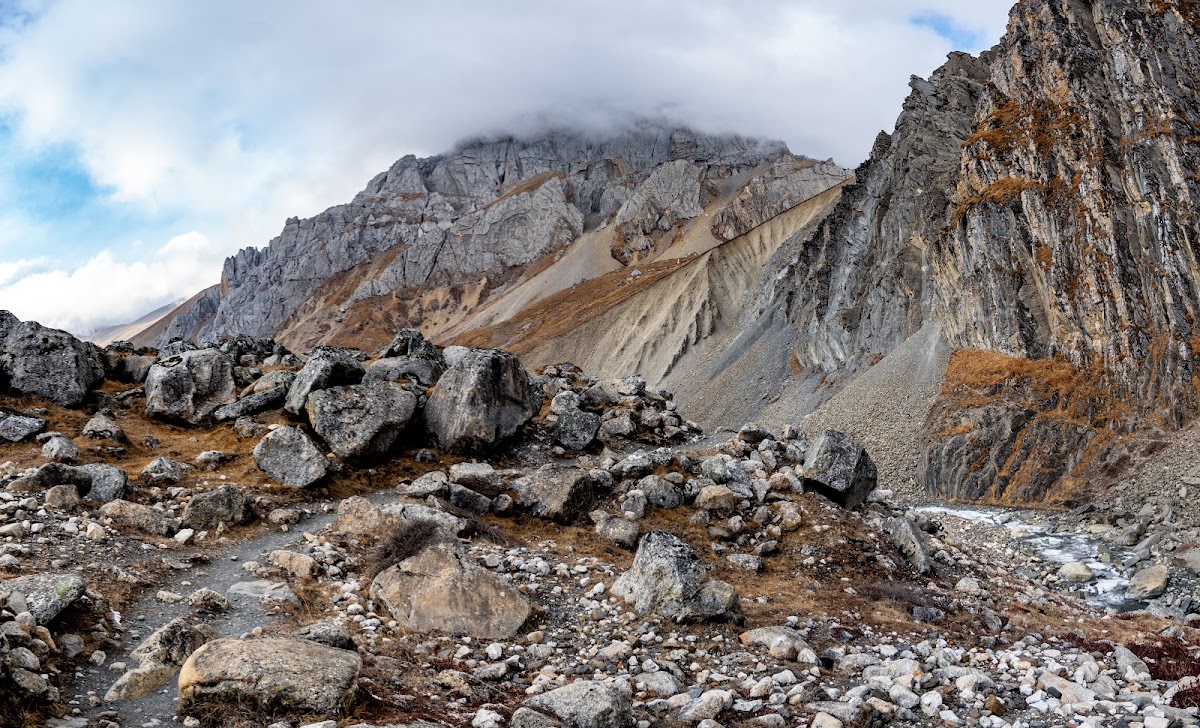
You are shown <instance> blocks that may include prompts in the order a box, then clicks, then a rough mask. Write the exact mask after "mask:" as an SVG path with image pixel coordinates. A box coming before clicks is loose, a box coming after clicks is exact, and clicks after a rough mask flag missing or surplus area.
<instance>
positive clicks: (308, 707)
mask: <svg viewBox="0 0 1200 728" xmlns="http://www.w3.org/2000/svg"><path fill="white" fill-rule="evenodd" d="M360 670H362V658H360V657H359V656H358V655H357V654H355V653H353V652H350V651H349V650H339V649H336V648H334V647H328V646H326V645H322V644H318V643H316V642H311V641H309V640H305V639H299V638H291V637H265V638H262V639H248V640H239V639H219V640H213V641H212V642H208V643H206V644H204V645H203V646H201V647H200V648H199V649H197V650H196V651H195V652H193V653H192V654H191V656H190V657H188V658H187V661H186V662H184V664H183V668H182V669H181V670H180V671H179V710H180V712H181V713H183V712H193V711H196V710H197V709H199V708H201V707H204V706H208V707H212V708H215V709H217V710H224V709H227V707H228V706H230V705H237V706H242V707H246V708H250V709H252V710H255V711H257V712H258V713H260V714H262V715H267V716H276V715H279V714H302V715H317V716H339V715H344V714H345V713H346V712H347V711H348V710H349V708H350V706H351V704H352V703H353V702H354V696H355V689H356V687H357V683H358V673H359V671H360ZM268 722H269V721H268ZM264 725H265V723H264Z"/></svg>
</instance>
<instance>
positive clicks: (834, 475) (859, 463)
mask: <svg viewBox="0 0 1200 728" xmlns="http://www.w3.org/2000/svg"><path fill="white" fill-rule="evenodd" d="M803 478H804V485H805V487H806V488H810V489H812V490H816V491H817V492H819V493H820V494H821V495H823V496H825V497H826V498H828V499H829V500H831V501H833V502H834V503H837V504H838V505H840V506H842V507H843V508H847V509H853V508H857V507H858V506H860V505H861V504H862V502H863V501H864V500H866V498H867V494H868V493H870V492H871V491H873V490H875V486H876V478H877V471H876V469H875V463H874V462H873V461H872V460H871V456H870V455H869V454H868V453H867V451H866V450H865V449H864V448H863V447H862V446H861V445H859V444H858V443H856V442H855V441H854V440H851V439H850V438H849V437H846V436H845V435H843V434H842V433H840V432H837V431H836V430H826V431H825V432H824V433H823V434H822V435H821V436H820V437H818V438H817V439H816V441H815V442H813V444H812V445H810V446H809V448H808V453H807V454H806V455H805V457H804V472H803Z"/></svg>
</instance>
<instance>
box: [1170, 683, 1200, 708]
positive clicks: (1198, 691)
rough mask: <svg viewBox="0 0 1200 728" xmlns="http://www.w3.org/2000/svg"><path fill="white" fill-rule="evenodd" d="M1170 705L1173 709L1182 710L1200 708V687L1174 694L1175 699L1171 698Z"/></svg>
mask: <svg viewBox="0 0 1200 728" xmlns="http://www.w3.org/2000/svg"><path fill="white" fill-rule="evenodd" d="M1171 705H1172V707H1175V708H1184V709H1187V708H1200V687H1194V688H1190V689H1188V690H1180V691H1179V692H1177V693H1175V697H1173V698H1171Z"/></svg>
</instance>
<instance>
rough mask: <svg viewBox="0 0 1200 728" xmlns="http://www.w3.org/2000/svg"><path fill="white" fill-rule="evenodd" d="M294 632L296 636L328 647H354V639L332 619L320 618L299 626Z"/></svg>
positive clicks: (341, 648) (344, 648)
mask: <svg viewBox="0 0 1200 728" xmlns="http://www.w3.org/2000/svg"><path fill="white" fill-rule="evenodd" d="M294 634H295V635H296V636H297V637H302V638H304V639H306V640H310V641H312V642H317V643H319V644H322V645H327V646H329V647H336V648H338V649H339V650H353V649H356V646H355V644H354V640H353V639H352V638H351V637H350V635H349V633H347V632H346V630H344V629H342V627H341V626H340V625H339V624H338V623H337V621H336V620H334V619H328V618H327V619H322V620H320V621H318V622H314V623H312V624H310V625H307V626H304V627H301V628H300V629H298V630H296V632H295V633H294Z"/></svg>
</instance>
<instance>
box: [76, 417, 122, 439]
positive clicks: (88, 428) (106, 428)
mask: <svg viewBox="0 0 1200 728" xmlns="http://www.w3.org/2000/svg"><path fill="white" fill-rule="evenodd" d="M83 436H84V437H86V438H89V439H92V440H113V441H114V442H128V438H127V437H126V436H125V430H124V429H122V428H121V426H120V425H118V424H117V421H116V420H115V419H113V416H112V412H109V411H107V410H101V411H99V412H97V413H96V414H94V415H92V419H90V420H88V422H87V424H86V425H84V426H83Z"/></svg>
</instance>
